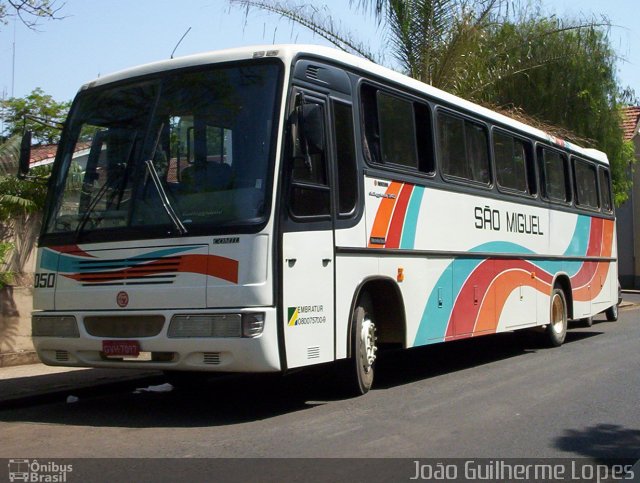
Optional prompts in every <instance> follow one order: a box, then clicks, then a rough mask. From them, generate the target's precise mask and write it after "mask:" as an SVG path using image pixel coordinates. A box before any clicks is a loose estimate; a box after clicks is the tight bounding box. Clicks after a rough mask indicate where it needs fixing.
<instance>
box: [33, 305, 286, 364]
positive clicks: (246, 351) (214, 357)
mask: <svg viewBox="0 0 640 483" xmlns="http://www.w3.org/2000/svg"><path fill="white" fill-rule="evenodd" d="M251 311H259V312H263V313H264V314H265V322H264V329H263V332H262V334H261V335H260V336H258V337H254V338H241V337H219V338H216V337H200V338H168V337H167V330H168V327H169V321H170V320H171V318H172V316H173V315H174V314H177V313H179V314H185V313H186V314H193V315H201V314H215V313H229V312H235V313H245V312H251ZM38 315H43V316H47V315H52V316H64V315H74V316H75V317H76V319H77V321H78V331H79V335H80V337H77V338H72V337H33V343H34V346H35V348H36V352H37V353H38V357H40V360H41V361H42V362H43V363H45V364H47V365H52V366H69V367H112V368H131V369H142V368H144V369H159V370H185V371H210V372H277V371H280V370H281V367H280V357H279V352H278V336H277V316H276V310H275V308H273V307H265V308H260V309H251V310H250V309H242V310H231V311H230V310H224V311H222V310H199V311H184V310H181V311H179V312H178V311H176V312H172V311H162V312H160V313H159V312H153V313H152V312H148V311H140V312H135V313H127V314H126V315H127V316H136V315H138V316H143V317H144V316H158V315H162V316H163V317H164V319H165V323H164V325H163V327H162V330H161V331H160V333H158V334H157V335H154V336H151V337H127V340H131V339H133V340H136V341H137V342H138V344H139V346H140V351H141V353H140V355H139V356H138V357H136V358H126V357H123V358H118V357H106V356H105V355H104V353H103V352H102V348H103V345H102V342H103V341H104V340H119V339H118V337H109V336H106V337H95V336H92V335H91V334H89V333H88V332H87V330H86V328H85V325H84V320H85V318H87V317H92V316H96V315H99V316H101V317H108V316H109V314H108V313H104V312H100V313H96V312H83V313H74V314H67V313H58V312H38ZM122 315H123V312H116V313H114V314H113V316H114V317H119V316H122Z"/></svg>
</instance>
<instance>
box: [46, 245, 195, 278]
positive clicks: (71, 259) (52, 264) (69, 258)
mask: <svg viewBox="0 0 640 483" xmlns="http://www.w3.org/2000/svg"><path fill="white" fill-rule="evenodd" d="M192 249H193V247H172V248H166V249H162V250H156V251H153V252H149V253H143V254H141V255H136V256H135V257H130V258H122V259H117V258H116V259H101V258H89V257H81V256H75V255H70V254H67V253H59V252H55V251H53V250H50V249H46V248H45V249H44V250H43V252H42V258H41V262H40V265H41V266H42V268H43V269H45V270H52V271H55V270H57V271H59V272H61V273H99V272H105V271H108V269H109V267H108V265H107V264H108V263H109V262H113V263H114V267H113V268H114V269H121V268H122V266H121V263H122V261H123V260H125V259H126V260H129V261H130V262H131V266H135V265H139V264H141V263H145V262H148V261H149V260H148V258H154V259H159V258H163V257H166V256H171V255H175V254H177V253H181V252H185V251H189V250H192ZM92 261H95V262H98V263H99V264H100V265H99V267H97V268H87V267H86V266H84V264H87V263H89V264H90V263H91V262H92Z"/></svg>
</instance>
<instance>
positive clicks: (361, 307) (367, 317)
mask: <svg viewBox="0 0 640 483" xmlns="http://www.w3.org/2000/svg"><path fill="white" fill-rule="evenodd" d="M370 307H371V305H370V304H369V303H368V300H366V299H364V300H361V301H360V302H358V305H357V306H356V308H355V310H354V311H353V315H352V318H351V326H352V327H351V357H350V358H349V359H348V360H347V361H345V364H344V366H343V367H342V371H341V372H342V377H341V379H342V382H343V389H344V391H345V392H346V394H347V395H349V396H360V395H362V394H366V393H367V392H369V389H371V386H372V385H373V377H374V373H375V361H376V356H377V352H378V347H377V345H376V341H377V337H376V325H375V322H374V320H373V313H372V311H371V309H370Z"/></svg>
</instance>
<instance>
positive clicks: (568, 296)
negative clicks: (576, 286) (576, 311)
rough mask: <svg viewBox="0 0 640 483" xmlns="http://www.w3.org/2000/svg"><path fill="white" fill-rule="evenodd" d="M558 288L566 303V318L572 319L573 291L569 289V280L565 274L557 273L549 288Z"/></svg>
mask: <svg viewBox="0 0 640 483" xmlns="http://www.w3.org/2000/svg"><path fill="white" fill-rule="evenodd" d="M556 287H557V288H559V289H562V291H563V292H564V298H565V300H566V302H567V318H568V319H569V320H572V319H573V290H572V288H571V279H570V278H569V275H568V274H567V273H565V272H561V273H557V274H556V276H555V277H554V279H553V284H552V285H551V288H552V289H554V288H556Z"/></svg>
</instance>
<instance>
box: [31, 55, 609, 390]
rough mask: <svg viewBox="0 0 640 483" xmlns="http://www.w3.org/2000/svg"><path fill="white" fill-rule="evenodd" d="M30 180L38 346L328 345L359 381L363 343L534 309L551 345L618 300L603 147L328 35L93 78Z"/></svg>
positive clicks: (174, 350) (166, 349)
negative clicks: (348, 48)
mask: <svg viewBox="0 0 640 483" xmlns="http://www.w3.org/2000/svg"><path fill="white" fill-rule="evenodd" d="M26 151H28V148H27V149H26ZM79 152H80V153H84V155H83V156H77V155H76V153H79ZM27 168H28V163H26V165H25V163H24V157H23V161H22V164H21V170H22V172H23V174H24V173H26V171H27ZM49 183H50V184H49V191H48V201H47V208H46V213H45V215H44V220H43V226H42V231H41V234H40V237H39V243H38V254H37V268H36V273H35V289H34V312H33V314H32V331H33V341H34V345H35V347H36V350H37V353H38V355H39V357H40V359H41V360H42V361H43V362H44V363H45V364H50V365H63V366H85V367H117V368H137V369H140V368H149V369H158V370H163V371H166V373H167V374H179V373H180V371H187V372H198V371H201V372H206V371H210V372H225V373H228V372H251V373H261V372H265V373H269V372H272V373H287V372H289V371H292V370H294V369H298V368H304V367H307V366H312V365H316V364H324V363H333V364H332V365H333V367H334V368H335V369H336V377H337V378H338V380H340V381H341V384H344V388H345V389H346V390H348V391H349V392H350V393H351V394H356V395H358V394H364V393H366V392H367V391H368V390H369V389H370V388H371V385H372V383H373V378H374V372H375V366H376V360H377V358H378V355H379V354H378V349H379V348H381V349H382V348H389V347H395V348H411V347H416V346H424V345H427V344H434V343H442V342H448V341H454V340H458V339H463V338H470V337H477V336H482V335H488V334H495V333H499V332H505V331H515V330H521V329H533V328H535V329H537V330H538V331H539V332H541V333H542V334H543V336H544V337H545V339H546V340H547V342H548V344H549V345H551V346H559V345H561V344H562V343H563V341H564V339H565V335H566V332H567V324H568V321H569V320H574V319H575V320H582V321H583V322H584V323H586V324H590V323H591V321H592V317H593V316H594V315H596V314H598V313H601V312H605V313H606V316H607V318H608V319H609V320H615V319H616V318H617V314H618V307H617V303H618V297H617V293H618V292H617V252H616V228H615V217H614V206H613V201H612V190H611V173H610V169H609V164H608V161H607V157H606V155H605V154H604V153H602V152H599V151H596V150H593V149H584V148H581V147H579V146H577V145H575V144H573V143H569V142H567V141H564V140H562V139H558V138H556V137H553V136H551V135H548V134H546V133H544V132H542V131H540V130H538V129H535V128H533V127H531V126H528V125H525V124H523V123H520V122H517V121H515V120H513V119H510V118H508V117H505V116H503V115H501V114H499V113H496V112H493V111H491V110H489V109H486V108H483V107H480V106H478V105H476V104H473V103H471V102H468V101H465V100H463V99H460V98H458V97H455V96H453V95H451V94H448V93H446V92H443V91H440V90H438V89H435V88H433V87H431V86H428V85H425V84H423V83H421V82H418V81H416V80H413V79H410V78H408V77H406V76H404V75H402V74H399V73H397V72H394V71H392V70H389V69H386V68H384V67H381V66H379V65H375V64H374V63H371V62H369V61H366V60H363V59H361V58H358V57H356V56H352V55H350V54H347V53H344V52H340V51H337V50H334V49H331V48H325V47H319V46H302V45H270V46H265V47H262V46H259V47H246V48H236V49H231V50H224V51H218V52H211V53H204V54H198V55H192V56H187V57H183V58H176V59H171V60H165V61H160V62H156V63H151V64H148V65H143V66H141V67H137V68H133V69H129V70H125V71H122V72H119V73H115V74H112V75H108V76H103V77H100V78H99V79H97V80H94V81H93V82H89V83H87V84H85V85H83V86H82V87H81V88H80V90H79V92H78V94H77V97H76V98H75V100H74V102H73V105H72V107H71V110H70V113H69V115H68V118H67V120H66V122H65V125H64V129H63V133H62V138H61V142H60V145H59V149H58V152H57V155H56V159H55V162H54V166H53V171H52V175H51V178H50V182H49ZM381 353H382V352H381Z"/></svg>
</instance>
